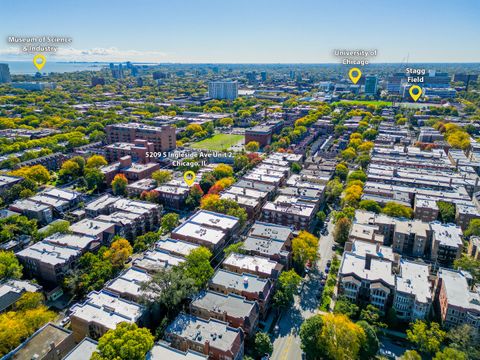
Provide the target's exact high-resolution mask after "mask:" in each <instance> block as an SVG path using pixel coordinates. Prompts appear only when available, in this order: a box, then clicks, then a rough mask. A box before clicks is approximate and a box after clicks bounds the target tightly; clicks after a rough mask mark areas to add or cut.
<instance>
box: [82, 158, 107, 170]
mask: <svg viewBox="0 0 480 360" xmlns="http://www.w3.org/2000/svg"><path fill="white" fill-rule="evenodd" d="M105 165H108V162H107V160H105V158H104V157H103V156H102V155H92V156H90V157H89V158H88V159H87V164H86V165H85V167H87V168H96V169H98V168H100V167H102V166H105Z"/></svg>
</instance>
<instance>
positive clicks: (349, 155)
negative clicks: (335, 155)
mask: <svg viewBox="0 0 480 360" xmlns="http://www.w3.org/2000/svg"><path fill="white" fill-rule="evenodd" d="M356 156H357V153H356V152H355V149H354V148H351V147H349V148H346V149H345V150H343V151H342V159H343V160H345V161H351V160H353V159H355V157H356Z"/></svg>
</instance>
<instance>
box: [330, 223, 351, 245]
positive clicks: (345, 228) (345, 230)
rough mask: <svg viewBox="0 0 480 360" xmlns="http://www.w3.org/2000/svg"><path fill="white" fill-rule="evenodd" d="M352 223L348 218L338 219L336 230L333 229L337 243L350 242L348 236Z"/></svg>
mask: <svg viewBox="0 0 480 360" xmlns="http://www.w3.org/2000/svg"><path fill="white" fill-rule="evenodd" d="M351 226H352V222H351V221H350V219H348V218H346V217H342V218H340V219H338V221H337V222H336V223H335V228H334V229H333V238H334V239H335V241H336V242H338V243H340V244H344V243H345V242H347V240H348V235H349V233H350V227H351Z"/></svg>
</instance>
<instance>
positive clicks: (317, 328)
mask: <svg viewBox="0 0 480 360" xmlns="http://www.w3.org/2000/svg"><path fill="white" fill-rule="evenodd" d="M322 327H323V319H322V315H314V316H312V317H310V318H308V319H306V320H305V321H304V322H303V323H302V325H301V327H300V341H301V347H302V350H303V352H304V353H305V355H306V356H307V359H319V358H320V357H321V355H322V354H323V348H322V346H321V342H320V336H321V332H322Z"/></svg>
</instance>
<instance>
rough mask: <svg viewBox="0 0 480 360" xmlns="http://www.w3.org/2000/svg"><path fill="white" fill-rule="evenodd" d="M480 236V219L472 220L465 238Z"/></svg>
mask: <svg viewBox="0 0 480 360" xmlns="http://www.w3.org/2000/svg"><path fill="white" fill-rule="evenodd" d="M472 235H475V236H480V219H472V220H470V223H469V224H468V228H467V230H465V236H472Z"/></svg>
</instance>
